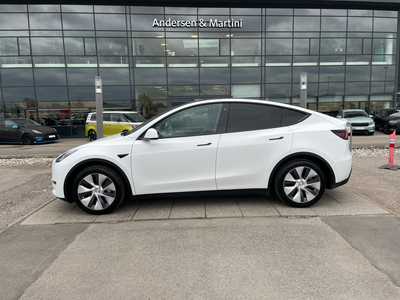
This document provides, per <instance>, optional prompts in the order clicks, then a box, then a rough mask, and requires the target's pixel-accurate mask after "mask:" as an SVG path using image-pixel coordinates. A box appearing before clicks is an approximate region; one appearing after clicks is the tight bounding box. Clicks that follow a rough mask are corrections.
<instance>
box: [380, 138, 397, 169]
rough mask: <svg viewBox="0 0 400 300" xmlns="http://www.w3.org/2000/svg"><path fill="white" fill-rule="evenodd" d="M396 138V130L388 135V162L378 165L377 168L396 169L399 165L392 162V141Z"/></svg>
mask: <svg viewBox="0 0 400 300" xmlns="http://www.w3.org/2000/svg"><path fill="white" fill-rule="evenodd" d="M395 139H396V130H395V131H393V133H392V134H391V135H390V136H389V162H388V164H387V165H383V166H381V167H379V169H388V170H392V171H397V170H398V169H400V166H396V165H393V162H394V141H395Z"/></svg>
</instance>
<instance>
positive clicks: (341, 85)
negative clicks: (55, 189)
mask: <svg viewBox="0 0 400 300" xmlns="http://www.w3.org/2000/svg"><path fill="white" fill-rule="evenodd" d="M359 5H361V4H359ZM397 56H398V12H397V11H395V10H380V9H377V8H375V9H372V8H371V7H366V8H365V9H363V8H357V9H344V8H343V7H341V8H309V9H306V8H268V7H259V8H239V7H237V8H235V7H217V8H216V7H213V8H211V7H172V6H171V7H168V6H166V7H164V6H128V5H125V6H117V5H110V6H104V5H63V4H62V3H60V4H53V5H30V4H26V5H25V4H2V5H0V68H1V69H0V75H1V78H0V81H1V85H0V87H1V93H0V103H1V106H0V118H11V117H22V118H30V119H33V120H36V121H38V122H40V123H41V124H43V125H48V126H52V127H57V128H58V130H59V132H60V134H61V136H82V137H83V136H84V135H85V120H86V116H87V115H88V113H89V112H93V111H95V107H96V105H95V90H94V78H95V76H101V77H102V80H103V99H104V103H103V106H104V108H105V109H106V110H134V111H137V112H139V113H140V114H142V115H143V116H144V117H145V118H149V117H152V116H154V115H156V114H158V113H159V112H162V111H164V110H166V109H167V108H169V107H173V106H176V105H179V104H181V103H184V102H188V101H193V100H195V99H212V98H250V99H265V100H270V101H275V102H281V103H288V104H293V105H299V103H300V82H299V81H300V73H304V72H305V73H307V75H308V78H307V81H308V85H307V96H308V97H307V102H308V107H309V108H310V109H312V110H315V111H320V112H323V113H326V114H329V115H332V116H336V115H337V114H338V113H339V112H340V111H341V110H342V109H347V108H361V109H365V110H366V111H368V112H370V113H374V112H377V111H379V110H380V109H382V108H388V107H392V106H394V105H396V97H395V95H396V92H397V89H396V88H397V81H396V80H397V76H396V74H397V73H398V67H397V62H398V58H397Z"/></svg>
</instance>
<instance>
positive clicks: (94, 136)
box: [88, 130, 97, 141]
mask: <svg viewBox="0 0 400 300" xmlns="http://www.w3.org/2000/svg"><path fill="white" fill-rule="evenodd" d="M88 137H89V140H90V141H95V140H97V134H96V131H94V130H89V132H88Z"/></svg>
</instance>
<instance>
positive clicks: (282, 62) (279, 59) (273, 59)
mask: <svg viewBox="0 0 400 300" xmlns="http://www.w3.org/2000/svg"><path fill="white" fill-rule="evenodd" d="M265 59H266V61H265V66H267V67H274V66H282V67H287V66H291V65H292V57H291V56H267V57H266V58H265Z"/></svg>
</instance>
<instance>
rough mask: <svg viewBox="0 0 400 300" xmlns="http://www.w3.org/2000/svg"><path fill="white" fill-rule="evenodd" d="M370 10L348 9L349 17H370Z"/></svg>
mask: <svg viewBox="0 0 400 300" xmlns="http://www.w3.org/2000/svg"><path fill="white" fill-rule="evenodd" d="M372 14H373V11H372V10H353V9H349V16H372Z"/></svg>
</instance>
